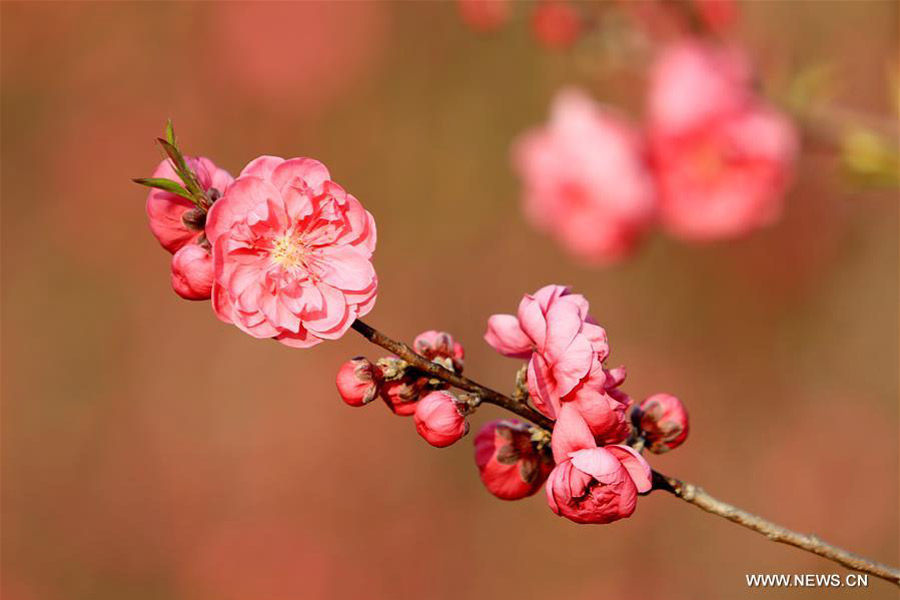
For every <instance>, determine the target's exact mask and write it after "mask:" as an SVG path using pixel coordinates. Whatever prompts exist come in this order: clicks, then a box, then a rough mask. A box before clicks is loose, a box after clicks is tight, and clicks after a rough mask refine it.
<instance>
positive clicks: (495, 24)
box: [456, 0, 510, 33]
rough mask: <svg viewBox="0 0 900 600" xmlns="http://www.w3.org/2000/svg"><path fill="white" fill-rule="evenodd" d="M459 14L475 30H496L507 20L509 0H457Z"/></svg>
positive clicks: (486, 31)
mask: <svg viewBox="0 0 900 600" xmlns="http://www.w3.org/2000/svg"><path fill="white" fill-rule="evenodd" d="M456 6H457V7H458V9H459V16H460V17H461V18H462V20H463V22H464V23H465V24H466V25H468V26H469V27H470V28H472V29H474V30H475V31H479V32H482V33H488V32H491V31H497V30H498V29H500V28H501V27H503V25H504V24H505V23H506V21H507V20H509V13H510V2H509V0H457V2H456Z"/></svg>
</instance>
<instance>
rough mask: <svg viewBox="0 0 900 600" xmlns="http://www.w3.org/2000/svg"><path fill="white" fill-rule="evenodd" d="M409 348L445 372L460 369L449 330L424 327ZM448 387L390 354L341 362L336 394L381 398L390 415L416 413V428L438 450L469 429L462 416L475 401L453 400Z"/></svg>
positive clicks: (362, 400)
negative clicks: (371, 359)
mask: <svg viewBox="0 0 900 600" xmlns="http://www.w3.org/2000/svg"><path fill="white" fill-rule="evenodd" d="M413 349H414V350H415V351H416V352H417V353H418V354H420V355H421V356H422V357H424V358H426V359H427V360H430V361H431V362H434V363H436V364H438V365H440V366H442V367H443V368H445V369H447V370H448V371H451V372H453V373H457V374H458V373H462V369H463V360H464V358H465V353H464V351H463V347H462V345H460V344H459V343H458V342H456V341H455V340H454V339H453V337H452V336H451V335H450V334H449V333H445V332H443V331H434V330H429V331H425V332H423V333H421V334H419V335H418V336H416V339H415V341H414V342H413ZM448 387H449V386H448V385H447V384H446V383H444V382H443V381H440V380H439V379H435V378H433V377H430V376H429V375H427V374H424V373H422V372H421V371H418V370H417V369H415V368H414V367H411V366H410V365H408V364H407V363H406V362H405V361H403V360H401V359H399V358H396V357H393V356H388V357H383V358H380V359H378V360H377V361H376V362H374V363H373V362H370V361H369V360H368V359H366V358H363V357H357V358H354V359H352V360H349V361H347V362H346V363H344V364H343V365H342V366H341V368H340V369H339V370H338V375H337V389H338V393H339V394H340V396H341V398H342V399H343V400H344V402H346V403H347V404H349V405H350V406H362V405H364V404H368V403H369V402H372V401H373V400H374V399H375V398H377V397H379V396H380V397H381V399H382V400H383V401H384V403H385V404H386V405H387V407H388V408H390V409H391V411H392V412H393V413H394V414H396V415H398V416H403V417H408V416H414V421H415V424H416V431H417V432H418V433H419V435H421V436H422V437H423V438H425V440H426V441H427V442H428V443H429V444H431V445H432V446H436V447H438V448H443V447H445V446H449V445H451V444H453V443H454V442H456V441H457V440H459V439H460V438H462V437H463V436H465V435H466V434H467V433H468V431H469V424H468V421H467V420H466V416H468V414H469V413H470V412H471V411H472V410H473V409H474V408H475V407H476V406H477V405H478V399H477V398H472V397H465V398H459V399H457V398H456V397H455V396H453V395H452V394H450V393H449V392H447V391H446V390H447V388H448Z"/></svg>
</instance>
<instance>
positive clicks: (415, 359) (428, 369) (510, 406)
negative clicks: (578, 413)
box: [351, 319, 553, 431]
mask: <svg viewBox="0 0 900 600" xmlns="http://www.w3.org/2000/svg"><path fill="white" fill-rule="evenodd" d="M351 327H353V329H355V330H356V331H357V332H358V333H359V334H360V335H362V336H363V337H364V338H366V339H367V340H369V341H370V342H372V343H373V344H375V345H376V346H381V347H382V348H384V349H385V350H387V351H388V352H391V353H393V354H395V355H396V356H397V357H399V358H402V359H403V360H405V361H406V362H407V363H408V364H410V365H412V366H413V367H415V368H416V369H418V370H420V371H422V372H424V373H427V374H429V375H431V376H432V377H434V378H435V379H440V380H441V381H445V382H447V383H449V384H450V385H452V386H453V387H455V388H459V389H461V390H465V391H467V392H471V393H473V394H477V395H478V397H479V398H481V401H482V402H485V403H488V404H495V405H497V406H499V407H501V408H505V409H506V410H508V411H510V412H513V413H515V414H517V415H519V416H520V417H522V418H523V419H527V420H529V421H531V422H532V423H534V424H535V425H537V426H539V427H543V428H544V429H546V430H547V431H552V430H553V421H551V420H550V419H548V418H547V417H545V416H544V415H542V414H541V413H539V412H538V411H536V410H534V409H533V408H531V407H530V406H528V405H527V404H525V403H524V402H516V401H515V400H513V399H512V398H509V397H507V396H504V395H503V394H501V393H500V392H496V391H494V390H492V389H490V388H487V387H484V386H483V385H481V384H479V383H475V382H474V381H472V380H471V379H468V378H466V377H463V376H462V375H457V374H456V373H454V372H453V371H449V370H447V369H445V368H444V367H442V366H441V365H439V364H437V363H433V362H431V361H430V360H428V359H427V358H425V357H424V356H422V355H420V354H416V352H415V350H413V349H412V348H410V347H409V346H407V345H406V344H404V343H403V342H398V341H396V340H392V339H391V338H389V337H388V336H386V335H384V334H383V333H381V332H380V331H378V330H377V329H374V328H373V327H370V326H369V325H366V324H365V323H363V322H362V321H360V320H359V319H357V320H356V321H354V322H353V325H351Z"/></svg>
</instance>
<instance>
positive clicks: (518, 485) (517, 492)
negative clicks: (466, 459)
mask: <svg viewBox="0 0 900 600" xmlns="http://www.w3.org/2000/svg"><path fill="white" fill-rule="evenodd" d="M475 464H476V465H477V466H478V473H479V475H480V476H481V481H482V483H484V487H486V488H487V490H488V491H489V492H490V493H492V494H493V495H495V496H496V497H498V498H500V499H501V500H520V499H522V498H526V497H528V496H531V495H532V494H534V493H535V492H537V491H538V490H539V489H541V485H543V483H544V481H545V480H546V479H547V476H548V475H549V474H550V471H551V470H552V469H553V460H552V458H551V457H550V456H549V454H548V452H547V451H546V450H538V448H537V446H536V445H535V443H534V442H533V441H532V440H531V430H530V428H529V427H528V425H526V424H525V423H522V422H521V421H517V420H515V419H499V420H496V421H490V422H489V423H486V424H485V425H484V426H483V427H482V428H481V429H480V430H479V431H478V435H477V436H475Z"/></svg>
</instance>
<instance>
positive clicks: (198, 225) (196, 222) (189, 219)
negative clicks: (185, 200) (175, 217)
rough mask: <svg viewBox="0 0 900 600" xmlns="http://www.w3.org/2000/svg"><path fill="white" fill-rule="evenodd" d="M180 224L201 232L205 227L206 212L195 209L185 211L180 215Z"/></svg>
mask: <svg viewBox="0 0 900 600" xmlns="http://www.w3.org/2000/svg"><path fill="white" fill-rule="evenodd" d="M181 222H182V223H184V226H185V227H187V228H188V229H193V230H194V231H203V228H204V227H206V211H205V210H203V209H202V208H197V207H194V208H192V209H190V210H186V211H184V214H183V215H181Z"/></svg>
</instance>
